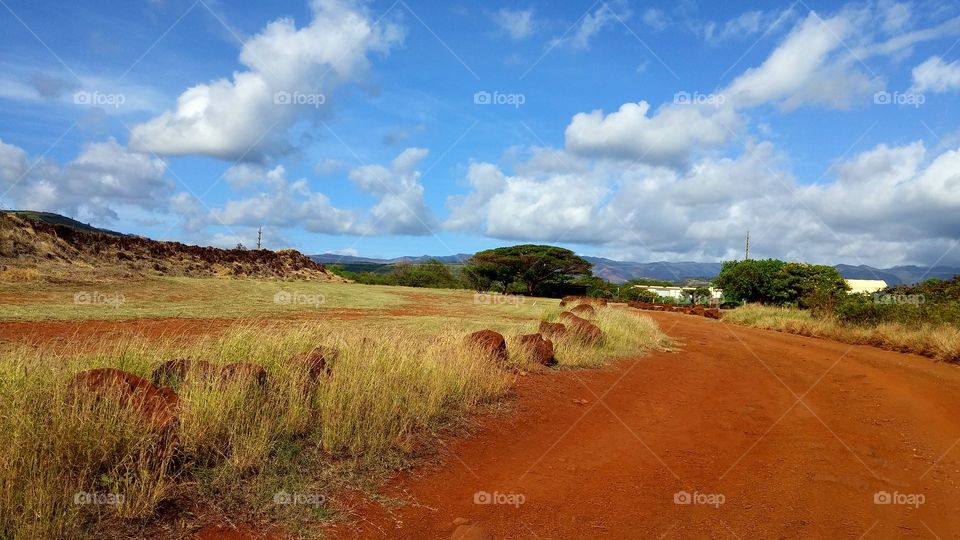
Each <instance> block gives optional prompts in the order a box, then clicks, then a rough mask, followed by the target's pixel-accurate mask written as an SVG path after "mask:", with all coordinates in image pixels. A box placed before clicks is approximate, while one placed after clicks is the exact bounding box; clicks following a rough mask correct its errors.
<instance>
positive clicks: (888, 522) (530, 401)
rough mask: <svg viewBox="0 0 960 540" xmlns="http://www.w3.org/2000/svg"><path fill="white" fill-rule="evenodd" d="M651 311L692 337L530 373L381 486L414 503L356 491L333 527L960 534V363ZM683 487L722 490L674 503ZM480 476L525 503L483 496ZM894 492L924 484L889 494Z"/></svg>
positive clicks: (568, 533)
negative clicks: (468, 433) (505, 397)
mask: <svg viewBox="0 0 960 540" xmlns="http://www.w3.org/2000/svg"><path fill="white" fill-rule="evenodd" d="M650 315H651V316H652V317H653V318H654V319H656V320H657V321H658V323H659V324H660V325H661V327H662V328H664V330H665V331H666V332H667V333H668V334H670V335H671V336H673V337H675V338H676V339H678V340H679V341H680V342H681V343H682V345H681V350H680V351H679V352H672V353H671V352H664V353H654V354H651V355H648V356H644V357H639V358H634V359H624V360H622V361H619V362H617V363H616V364H614V365H613V366H611V367H609V368H605V369H601V370H595V371H565V372H560V373H556V374H551V375H548V376H530V377H525V378H521V380H520V382H519V384H518V387H517V395H518V398H517V411H516V412H515V414H512V415H510V416H509V417H506V418H504V417H496V418H488V419H485V420H483V421H482V426H483V427H482V428H481V430H480V432H479V433H478V434H477V435H476V436H474V437H471V438H467V439H455V440H451V441H448V442H447V443H446V446H447V449H448V451H447V452H445V454H446V458H445V463H444V464H443V465H439V466H434V467H428V468H424V469H420V470H415V471H412V472H409V473H403V474H400V475H399V476H397V477H396V478H395V479H393V480H392V481H391V482H390V483H388V485H387V486H385V488H384V489H383V490H382V494H383V495H385V496H387V497H395V498H401V499H406V500H408V501H412V503H413V504H410V505H407V506H403V507H400V508H395V507H394V508H389V509H386V508H384V507H383V506H381V505H379V504H377V503H371V502H368V501H366V499H363V498H360V497H346V498H344V499H343V500H341V505H342V506H343V507H344V508H342V510H345V511H347V512H349V513H351V514H352V515H353V517H354V518H355V519H354V521H352V522H350V523H345V524H338V525H335V526H332V527H330V528H329V530H328V531H327V532H328V533H329V535H330V536H333V537H336V538H371V537H372V538H450V537H451V535H455V534H456V535H460V534H464V533H466V532H468V531H467V529H468V528H469V527H471V526H473V525H478V526H479V527H482V528H483V529H484V530H485V531H487V532H489V533H491V534H492V535H494V536H496V537H497V538H580V537H598V538H756V537H764V538H769V537H775V538H810V537H830V538H853V539H856V538H861V537H862V538H885V537H916V538H934V537H935V535H936V536H939V537H940V538H960V513H958V512H956V508H957V507H958V506H960V444H957V441H958V440H960V414H958V413H960V369H958V367H957V366H955V365H947V364H937V363H934V362H931V361H930V360H929V359H926V358H922V357H918V356H913V355H906V354H900V353H894V352H888V351H882V350H878V349H874V348H871V347H866V346H851V345H846V344H842V343H836V342H832V341H828V340H822V339H816V338H807V337H802V336H795V335H789V334H781V333H777V332H771V331H764V330H757V329H752V328H744V327H738V326H734V325H729V324H724V323H721V322H717V321H712V320H707V319H703V318H700V317H691V316H686V315H682V314H673V313H656V314H650ZM584 399H585V400H587V401H588V402H587V403H586V404H582V403H575V401H579V400H584ZM680 491H685V492H689V493H690V494H694V493H696V494H698V495H699V499H700V500H706V499H707V498H709V496H710V495H722V496H723V498H724V500H723V504H722V505H719V506H710V505H707V504H690V505H682V504H675V502H674V496H675V494H676V493H678V492H680ZM478 492H486V493H491V494H492V493H494V492H496V493H499V494H501V495H502V496H505V497H502V499H503V500H506V501H513V502H516V500H517V499H516V498H514V499H510V498H509V497H508V496H509V495H522V496H523V504H520V505H516V506H511V505H508V504H476V503H475V500H474V498H475V496H476V494H477V493H478ZM878 492H889V493H891V494H893V493H895V492H896V493H898V494H900V495H901V496H908V495H912V494H919V495H922V496H923V497H924V499H925V500H924V502H923V504H921V505H919V507H914V506H908V505H903V504H875V501H874V498H875V494H876V493H878ZM691 496H692V497H693V496H694V495H691ZM712 500H713V501H714V502H716V500H717V498H716V497H714V498H713V499H712ZM458 518H461V519H458ZM455 520H457V523H458V524H462V523H464V522H465V521H467V522H469V524H470V525H460V526H459V528H457V526H455V524H454V521H455ZM473 532H476V531H475V530H474V531H473ZM478 537H479V536H478Z"/></svg>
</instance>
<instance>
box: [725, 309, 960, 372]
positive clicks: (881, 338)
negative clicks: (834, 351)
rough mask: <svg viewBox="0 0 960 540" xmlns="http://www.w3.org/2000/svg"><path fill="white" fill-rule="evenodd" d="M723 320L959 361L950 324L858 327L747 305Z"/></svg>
mask: <svg viewBox="0 0 960 540" xmlns="http://www.w3.org/2000/svg"><path fill="white" fill-rule="evenodd" d="M723 320H724V321H727V322H731V323H734V324H742V325H744V326H753V327H756V328H765V329H769V330H778V331H781V332H789V333H791V334H799V335H803V336H810V337H825V338H829V339H835V340H837V341H841V342H843V343H851V344H857V345H873V346H875V347H880V348H883V349H890V350H894V351H900V352H910V353H915V354H922V355H924V356H929V357H931V358H934V359H936V360H941V361H946V362H960V328H957V327H955V326H950V325H923V326H917V327H914V326H907V325H903V324H896V323H884V324H879V325H877V326H874V327H859V326H850V325H844V324H841V323H840V322H838V321H836V320H835V319H832V318H829V317H820V318H817V317H814V316H812V315H811V314H810V312H809V311H805V310H800V309H792V308H779V307H772V306H759V305H746V306H743V307H739V308H737V309H735V310H732V311H729V312H726V313H725V314H724V317H723Z"/></svg>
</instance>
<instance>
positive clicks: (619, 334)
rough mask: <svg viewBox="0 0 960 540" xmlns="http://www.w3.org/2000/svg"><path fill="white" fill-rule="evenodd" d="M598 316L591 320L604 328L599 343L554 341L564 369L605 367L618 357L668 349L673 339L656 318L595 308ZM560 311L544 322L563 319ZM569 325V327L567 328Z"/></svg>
mask: <svg viewBox="0 0 960 540" xmlns="http://www.w3.org/2000/svg"><path fill="white" fill-rule="evenodd" d="M595 310H596V316H595V317H593V318H588V320H591V322H593V323H594V324H596V325H597V326H599V327H600V331H601V332H603V337H602V338H601V340H600V342H599V343H595V344H586V343H583V342H582V341H580V340H578V339H577V338H576V337H575V336H573V335H571V334H568V335H567V336H565V337H563V338H558V339H554V340H553V342H554V356H556V358H557V363H558V364H559V365H560V366H562V367H576V368H589V367H599V366H602V365H605V364H606V363H607V362H609V361H610V359H612V358H615V357H618V356H626V355H631V354H642V353H644V352H648V351H656V350H665V349H668V348H669V347H670V343H671V342H670V339H669V338H668V337H667V336H666V335H665V334H664V333H663V332H662V331H661V330H660V328H659V327H658V326H657V323H656V322H654V320H653V319H651V318H650V317H647V316H644V315H638V314H637V313H636V312H632V311H629V310H625V309H618V308H616V307H598V306H595ZM559 313H560V311H559V310H553V311H549V312H547V313H546V314H545V315H544V320H546V321H550V322H562V321H560V320H559ZM567 326H569V325H567Z"/></svg>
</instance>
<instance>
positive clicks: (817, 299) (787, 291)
mask: <svg viewBox="0 0 960 540" xmlns="http://www.w3.org/2000/svg"><path fill="white" fill-rule="evenodd" d="M772 289H773V290H772V296H773V298H772V300H773V301H774V302H775V303H777V304H796V305H797V306H799V307H802V308H810V307H814V306H816V307H826V306H827V305H830V306H832V305H833V304H835V303H836V301H837V300H839V299H841V298H843V297H844V295H846V293H847V291H848V290H849V289H850V287H849V286H848V285H847V282H846V281H845V280H844V279H843V276H841V275H840V272H838V271H837V269H836V268H834V267H832V266H826V265H822V264H806V263H794V262H791V263H785V264H784V265H783V266H781V267H780V270H779V271H778V272H777V275H776V276H775V277H774V279H773V283H772Z"/></svg>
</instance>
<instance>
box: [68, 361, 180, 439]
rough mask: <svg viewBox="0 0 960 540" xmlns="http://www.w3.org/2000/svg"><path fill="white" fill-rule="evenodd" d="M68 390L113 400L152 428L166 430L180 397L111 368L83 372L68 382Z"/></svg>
mask: <svg viewBox="0 0 960 540" xmlns="http://www.w3.org/2000/svg"><path fill="white" fill-rule="evenodd" d="M68 388H70V389H71V390H73V391H86V392H89V393H90V394H92V395H94V396H96V397H97V399H113V400H116V401H117V402H118V403H119V404H120V405H121V406H124V407H130V408H133V409H135V410H136V411H138V412H139V413H140V414H141V415H142V416H143V418H144V419H145V420H146V421H147V423H148V424H149V425H150V426H151V427H152V428H155V429H158V430H166V429H168V428H170V427H172V426H174V425H175V424H176V422H177V414H178V413H179V409H180V398H178V397H177V394H176V393H174V391H173V390H172V389H170V388H168V387H166V386H157V385H155V384H153V383H151V382H150V381H148V380H146V379H144V378H143V377H139V376H137V375H134V374H133V373H128V372H126V371H121V370H119V369H114V368H99V369H91V370H87V371H82V372H80V373H77V374H76V375H74V376H73V378H71V379H70V382H69V383H68Z"/></svg>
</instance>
